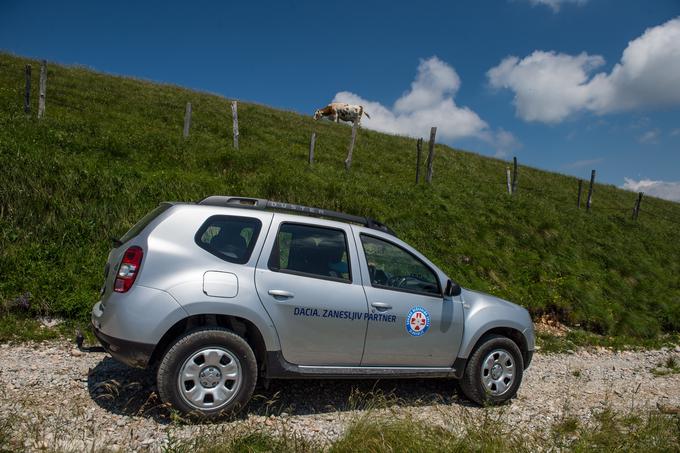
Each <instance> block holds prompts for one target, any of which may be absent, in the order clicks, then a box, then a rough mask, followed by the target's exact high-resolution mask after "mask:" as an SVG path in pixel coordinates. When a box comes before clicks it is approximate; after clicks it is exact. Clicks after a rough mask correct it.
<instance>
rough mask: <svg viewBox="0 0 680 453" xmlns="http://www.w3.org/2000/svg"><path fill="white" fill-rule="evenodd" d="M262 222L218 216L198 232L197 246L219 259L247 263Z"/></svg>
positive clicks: (204, 224)
mask: <svg viewBox="0 0 680 453" xmlns="http://www.w3.org/2000/svg"><path fill="white" fill-rule="evenodd" d="M261 228H262V222H260V221H259V220H258V219H255V218H252V217H238V216H226V215H216V216H212V217H210V218H209V219H208V220H206V221H205V223H203V225H202V226H201V228H199V230H198V231H197V232H196V236H195V240H196V244H198V246H199V247H201V248H202V249H204V250H206V251H208V252H210V253H212V254H213V255H215V256H216V257H218V258H221V259H223V260H225V261H229V262H231V263H236V264H244V263H247V262H248V260H249V259H250V255H251V254H252V253H253V248H254V247H255V243H256V242H257V237H258V236H259V234H260V229H261Z"/></svg>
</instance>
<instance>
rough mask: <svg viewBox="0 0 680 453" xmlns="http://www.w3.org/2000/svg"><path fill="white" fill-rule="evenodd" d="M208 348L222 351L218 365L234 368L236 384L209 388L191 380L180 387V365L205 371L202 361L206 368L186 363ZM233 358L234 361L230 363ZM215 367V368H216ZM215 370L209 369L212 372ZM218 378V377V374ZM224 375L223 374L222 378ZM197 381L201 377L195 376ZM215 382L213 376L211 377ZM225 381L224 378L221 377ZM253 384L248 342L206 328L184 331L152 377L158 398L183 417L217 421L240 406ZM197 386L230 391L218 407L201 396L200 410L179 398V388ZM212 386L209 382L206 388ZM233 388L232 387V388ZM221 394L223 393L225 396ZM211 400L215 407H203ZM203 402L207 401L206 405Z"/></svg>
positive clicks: (253, 364) (253, 366)
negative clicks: (154, 380)
mask: <svg viewBox="0 0 680 453" xmlns="http://www.w3.org/2000/svg"><path fill="white" fill-rule="evenodd" d="M211 348H217V351H218V352H220V351H224V355H223V356H222V358H220V359H219V360H220V363H222V362H223V361H225V363H226V364H228V365H232V362H233V364H234V365H232V366H234V367H235V368H236V369H237V370H238V371H237V373H236V375H238V376H240V379H239V380H238V384H236V382H237V380H231V381H230V382H228V383H227V382H224V383H223V382H221V381H220V382H219V383H216V384H214V386H213V387H203V386H202V385H201V384H200V383H199V382H194V381H193V380H189V381H186V382H185V383H184V384H180V381H179V373H180V370H181V369H182V367H184V366H187V365H189V366H193V364H196V367H198V368H199V369H200V367H203V369H202V370H201V372H204V371H205V370H206V367H208V362H204V363H205V364H206V365H205V366H204V365H201V364H197V362H194V363H193V364H191V362H189V360H190V359H191V358H192V357H196V356H197V355H199V356H200V354H201V352H202V351H207V350H211ZM232 358H235V359H237V360H235V361H234V360H232ZM217 367H219V365H217ZM217 367H212V368H213V369H216V368H217ZM220 376H221V375H220ZM225 376H226V375H225ZM196 379H197V380H198V381H200V380H201V379H202V378H198V377H196ZM213 379H214V380H216V379H217V378H216V377H213ZM224 379H226V377H224ZM256 382H257V361H256V360H255V354H253V350H252V349H251V348H250V346H249V345H248V343H247V342H246V341H245V340H244V339H243V338H241V337H239V336H238V335H236V334H235V333H233V332H231V331H229V330H227V329H222V328H219V327H207V328H202V329H200V330H195V331H193V332H188V333H186V334H185V335H183V336H181V337H180V338H179V339H178V340H177V341H176V342H175V343H174V344H173V345H172V346H171V347H170V348H169V349H168V350H167V351H166V352H165V354H164V355H163V358H162V359H161V362H160V364H159V366H158V372H157V374H156V383H157V386H158V393H159V395H160V398H161V400H162V401H163V402H165V403H170V404H171V405H172V406H173V407H174V408H175V409H177V410H179V411H181V412H184V413H186V414H190V415H194V416H199V417H203V418H217V417H219V416H222V415H227V414H230V413H234V412H236V411H238V410H239V409H241V408H242V407H244V406H245V405H246V404H247V403H248V401H249V400H250V397H251V396H252V394H253V390H254V389H255V384H256ZM192 383H193V385H197V386H198V385H200V386H201V387H197V390H198V391H202V390H205V389H208V390H207V391H206V392H204V393H206V394H207V393H211V394H212V392H213V391H214V390H217V389H218V388H220V389H221V388H222V387H221V386H222V385H224V386H225V387H227V389H229V387H228V384H231V385H232V388H231V389H229V390H228V392H232V391H233V393H231V394H230V396H228V399H225V401H224V402H223V403H221V404H219V405H218V402H220V400H219V399H218V400H217V401H215V400H214V398H213V397H212V396H210V398H208V397H205V398H204V399H203V402H202V403H201V404H203V405H204V407H197V406H196V405H192V404H190V403H189V402H188V400H187V399H185V397H184V396H183V394H184V393H186V392H183V391H182V388H181V387H180V385H185V386H188V387H190V388H193V385H192ZM211 384H213V383H212V382H211V383H210V385H211ZM234 386H236V388H234ZM228 392H225V393H228ZM210 399H212V400H213V401H212V404H213V405H215V407H207V406H205V405H208V406H209V405H210V404H211V401H210ZM206 401H207V402H206Z"/></svg>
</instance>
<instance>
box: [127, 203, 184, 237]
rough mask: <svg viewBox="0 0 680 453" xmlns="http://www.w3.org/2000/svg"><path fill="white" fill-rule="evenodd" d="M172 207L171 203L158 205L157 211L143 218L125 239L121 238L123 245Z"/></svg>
mask: <svg viewBox="0 0 680 453" xmlns="http://www.w3.org/2000/svg"><path fill="white" fill-rule="evenodd" d="M170 207H172V205H171V204H170V203H163V204H161V205H158V207H157V208H156V209H154V210H153V211H151V212H149V213H148V214H147V215H145V216H144V217H142V219H141V220H140V221H139V222H137V223H135V225H134V226H133V227H132V228H130V231H128V232H127V233H125V234H124V235H123V237H122V238H120V242H121V244H125V243H126V242H127V241H129V240H130V239H132V238H134V237H135V236H137V235H138V234H139V233H141V232H142V230H144V228H146V227H147V225H148V224H150V223H151V222H152V221H153V219H155V218H156V217H158V216H159V215H161V214H163V213H164V212H165V211H167V210H168V209H170Z"/></svg>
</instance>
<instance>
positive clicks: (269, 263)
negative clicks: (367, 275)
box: [267, 221, 354, 285]
mask: <svg viewBox="0 0 680 453" xmlns="http://www.w3.org/2000/svg"><path fill="white" fill-rule="evenodd" d="M284 225H297V226H303V227H308V228H318V229H321V230H332V231H339V232H341V233H342V234H343V236H344V238H345V252H346V253H347V273H348V274H349V278H348V279H344V278H340V277H331V276H325V275H319V274H310V273H308V272H300V271H295V270H289V269H281V268H280V267H276V268H275V267H272V257H273V254H274V248H275V247H277V246H279V233H281V228H282V227H283V226H284ZM347 236H348V232H347V231H345V230H344V229H342V228H336V227H330V226H326V225H317V224H313V223H305V222H290V221H283V222H280V223H279V225H278V228H277V230H276V233H275V235H274V242H273V243H272V246H271V249H270V250H269V257H268V258H267V269H269V270H270V271H272V272H277V273H281V274H289V275H296V276H298V277H308V278H316V279H319V280H327V281H332V282H338V283H346V284H348V285H351V284H352V283H354V279H353V277H352V259H351V256H350V253H351V252H350V247H349V240H348V239H347ZM279 247H280V246H279ZM279 253H280V249H279ZM279 259H280V258H279ZM279 264H280V261H279Z"/></svg>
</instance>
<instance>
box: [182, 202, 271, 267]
mask: <svg viewBox="0 0 680 453" xmlns="http://www.w3.org/2000/svg"><path fill="white" fill-rule="evenodd" d="M224 218H227V219H237V220H245V221H253V220H254V221H255V222H257V228H256V229H255V230H254V231H253V237H252V238H251V239H250V244H248V248H247V249H246V255H245V256H244V258H243V259H240V260H233V259H229V258H227V257H225V256H224V254H222V253H220V252H219V251H217V250H216V249H214V248H211V247H210V244H206V243H205V242H203V241H201V237H202V236H203V235H204V234H205V232H206V231H207V230H208V228H210V227H211V226H213V225H214V223H215V219H224ZM261 232H262V221H261V220H260V219H258V218H257V217H249V216H239V215H230V214H216V215H212V216H210V217H208V218H207V219H206V220H205V222H203V224H202V225H201V226H200V227H199V228H198V231H196V234H195V235H194V242H196V245H198V246H199V247H200V248H202V249H203V250H205V251H206V252H208V253H210V254H211V255H214V256H216V257H217V258H219V259H221V260H222V261H226V262H227V263H232V264H246V263H247V262H248V261H250V258H252V256H253V250H255V244H256V243H257V240H258V239H259V237H260V233H261Z"/></svg>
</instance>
